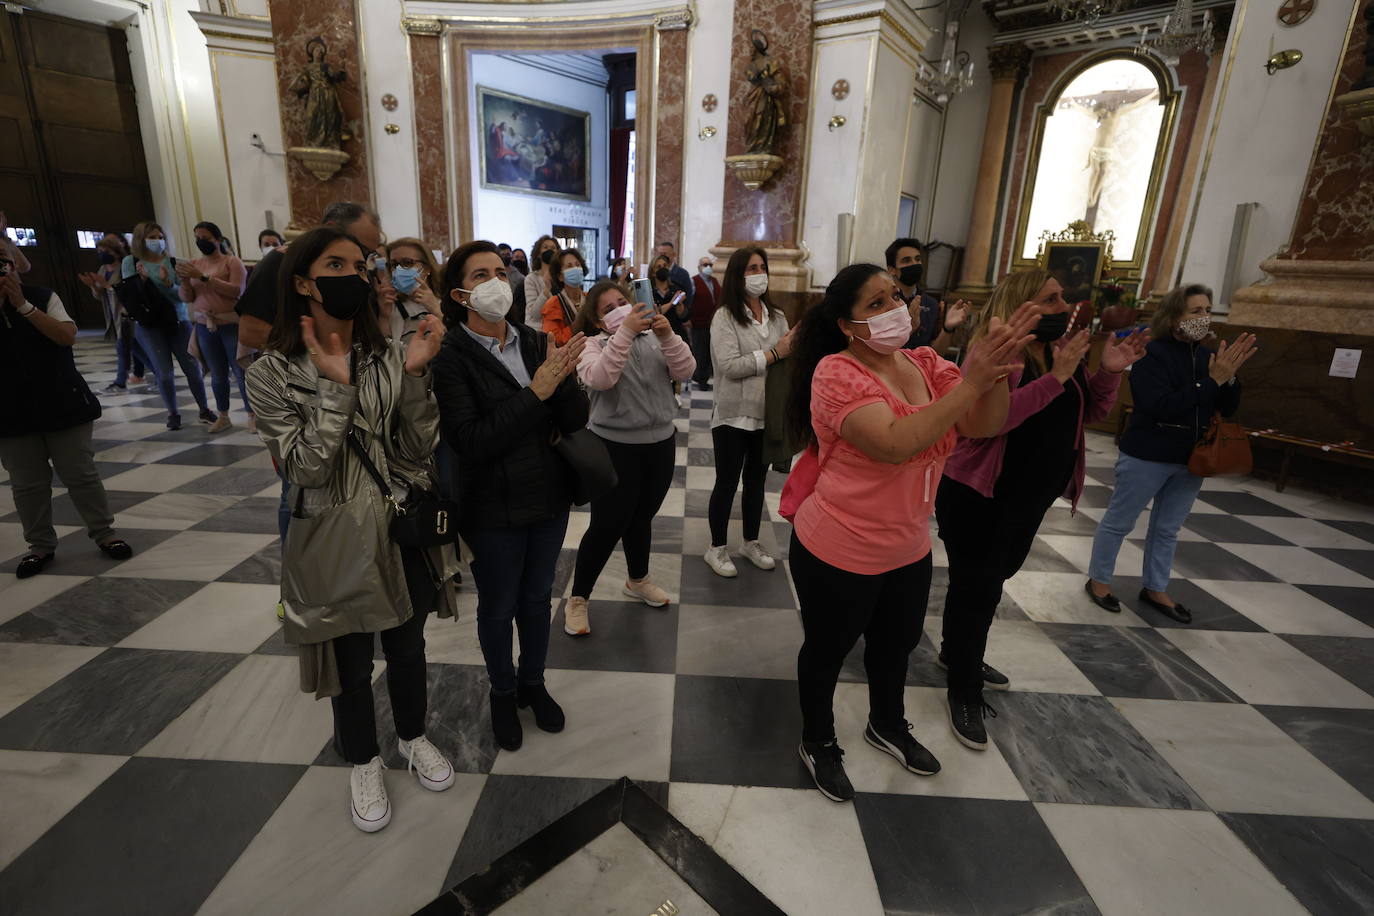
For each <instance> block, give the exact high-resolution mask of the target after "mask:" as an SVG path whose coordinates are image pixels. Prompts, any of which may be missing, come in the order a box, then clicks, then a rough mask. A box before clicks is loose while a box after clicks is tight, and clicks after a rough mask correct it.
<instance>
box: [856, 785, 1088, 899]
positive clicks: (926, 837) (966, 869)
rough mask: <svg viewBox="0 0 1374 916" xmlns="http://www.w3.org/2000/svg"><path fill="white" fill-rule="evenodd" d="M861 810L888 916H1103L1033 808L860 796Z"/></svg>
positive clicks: (1008, 803) (978, 801)
mask: <svg viewBox="0 0 1374 916" xmlns="http://www.w3.org/2000/svg"><path fill="white" fill-rule="evenodd" d="M854 813H855V814H857V815H858V818H859V827H860V829H861V830H862V831H863V837H864V842H865V844H866V845H867V846H868V855H869V860H870V861H871V862H872V865H873V875H874V877H875V878H876V879H877V881H878V893H879V895H880V896H881V897H882V901H883V908H884V910H886V911H887V912H888V913H892V914H898V913H901V914H906V913H912V914H914V913H940V914H951V916H954V914H970V916H973V914H977V916H982V914H987V913H1055V914H1064V916H1068V914H1087V913H1096V912H1098V909H1097V906H1096V905H1095V904H1094V903H1093V899H1092V897H1091V896H1090V895H1089V894H1088V891H1087V889H1086V888H1085V887H1083V883H1082V882H1081V881H1080V880H1079V879H1078V875H1077V874H1075V872H1074V870H1073V866H1071V865H1070V864H1069V861H1068V859H1067V858H1065V856H1064V853H1063V852H1061V851H1060V849H1059V844H1058V843H1056V842H1055V840H1054V837H1053V836H1052V835H1051V834H1050V831H1049V828H1048V827H1046V826H1045V822H1044V821H1043V820H1041V819H1040V815H1039V814H1038V813H1037V812H1036V810H1035V807H1034V806H1033V805H1031V804H1029V803H1027V802H1016V801H991V800H985V799H974V798H938V797H923V796H917V795H867V794H860V795H859V796H858V797H857V798H855V799H854ZM990 869H991V870H994V871H995V877H990V873H989V870H990Z"/></svg>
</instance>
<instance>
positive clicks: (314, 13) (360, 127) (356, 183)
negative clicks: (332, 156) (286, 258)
mask: <svg viewBox="0 0 1374 916" xmlns="http://www.w3.org/2000/svg"><path fill="white" fill-rule="evenodd" d="M271 15H272V41H273V44H274V45H275V52H276V54H275V56H276V64H277V87H278V91H279V95H280V107H281V122H282V140H283V141H284V143H285V145H286V148H287V149H288V150H289V149H290V148H291V147H293V146H295V147H299V146H303V145H304V144H305V137H306V133H305V101H304V99H302V98H301V97H299V96H297V95H296V93H295V92H293V91H292V90H291V84H292V83H293V82H295V80H296V77H297V76H299V75H300V73H301V71H302V70H303V68H304V67H305V65H306V62H307V58H306V47H305V46H306V43H307V42H309V41H310V40H311V39H314V38H320V39H322V40H323V41H324V43H325V48H326V53H325V60H326V62H327V63H328V64H329V68H330V69H331V70H336V71H342V72H343V74H344V78H343V80H341V81H340V82H338V83H336V84H335V90H336V91H337V92H338V94H339V103H340V105H341V106H342V108H343V119H344V142H343V152H345V153H347V154H348V161H347V162H345V163H344V165H343V167H342V168H340V169H339V171H338V172H336V173H335V174H334V175H333V176H332V177H330V178H328V179H326V180H321V179H319V178H317V177H316V176H315V175H313V174H312V173H311V172H310V171H308V170H307V169H306V167H305V166H304V165H303V164H302V162H301V161H300V160H299V159H297V158H295V157H292V156H288V157H287V165H286V179H287V191H288V193H289V194H290V197H291V222H290V224H289V227H288V228H289V229H293V230H302V229H308V228H310V227H311V226H314V225H316V224H317V223H318V222H319V220H320V216H321V214H323V213H324V210H325V208H326V207H327V206H329V204H330V203H332V202H334V201H339V200H351V201H356V202H358V203H363V204H369V205H370V204H371V203H372V188H371V182H370V181H369V178H368V157H367V144H366V143H365V142H364V139H363V138H364V121H363V117H364V114H363V74H362V72H361V68H360V67H359V66H358V61H359V60H360V59H361V54H360V52H359V47H358V32H357V27H356V25H355V23H356V21H357V18H358V17H357V10H356V8H355V6H354V3H353V2H352V0H349V2H343V3H338V2H329V0H273V2H272V4H271Z"/></svg>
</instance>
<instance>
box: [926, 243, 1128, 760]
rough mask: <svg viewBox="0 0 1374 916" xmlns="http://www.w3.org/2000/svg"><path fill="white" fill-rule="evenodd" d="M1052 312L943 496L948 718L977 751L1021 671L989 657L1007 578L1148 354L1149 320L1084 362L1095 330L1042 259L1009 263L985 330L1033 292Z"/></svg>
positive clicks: (959, 451)
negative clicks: (993, 701)
mask: <svg viewBox="0 0 1374 916" xmlns="http://www.w3.org/2000/svg"><path fill="white" fill-rule="evenodd" d="M1026 302H1031V303H1034V304H1035V306H1036V307H1037V308H1038V309H1039V310H1040V311H1041V316H1040V321H1039V323H1038V324H1037V325H1036V327H1035V342H1033V343H1031V344H1030V345H1029V346H1028V347H1026V354H1025V355H1026V364H1025V368H1024V369H1022V370H1020V371H1014V372H1012V373H1010V376H1009V378H1008V379H1007V384H1008V385H1009V386H1010V388H1011V403H1010V406H1009V407H1008V409H1007V418H1006V421H1005V422H1004V423H1003V424H1002V428H1001V430H1000V431H999V432H998V434H997V435H996V436H993V437H991V438H987V439H961V440H960V441H959V445H958V447H957V448H955V450H954V454H952V455H950V457H949V460H948V461H947V462H946V463H945V474H944V478H943V480H942V481H941V482H940V490H939V493H938V494H937V496H936V500H935V517H936V519H937V521H938V522H939V524H940V539H941V540H942V541H944V542H945V552H946V553H947V554H948V555H949V591H948V592H946V594H945V617H944V641H943V645H942V646H941V648H940V656H939V660H940V663H941V664H942V665H943V666H945V667H946V668H947V669H948V671H949V682H948V683H949V693H948V698H949V721H950V727H951V728H953V730H954V735H955V737H956V738H958V739H959V741H960V742H962V743H963V744H964V745H966V746H967V747H970V748H973V749H974V750H980V751H981V750H986V749H987V729H986V728H985V727H984V725H983V715H984V712H985V711H991V712H992V714H993V715H996V711H995V710H992V709H991V707H989V706H987V704H986V703H984V702H983V688H985V687H987V688H991V689H994V690H1005V689H1007V687H1008V686H1010V680H1009V679H1008V678H1007V677H1006V676H1005V675H1004V674H1002V673H1001V672H1000V671H998V670H996V669H995V668H992V667H991V666H989V665H986V664H984V663H983V651H984V649H985V648H986V647H987V640H988V630H989V629H990V628H991V626H992V618H993V614H994V613H995V612H996V610H997V604H998V602H999V601H1001V599H1002V583H1003V582H1005V581H1006V580H1007V579H1010V578H1011V577H1012V576H1014V575H1015V574H1016V572H1017V571H1018V570H1019V569H1020V568H1021V564H1022V563H1024V562H1025V561H1026V557H1027V556H1028V555H1029V554H1030V549H1031V545H1032V544H1033V543H1034V541H1035V533H1036V531H1038V530H1039V528H1040V522H1041V521H1042V520H1043V519H1044V517H1045V513H1046V512H1047V511H1048V510H1049V508H1050V506H1052V505H1053V504H1054V501H1055V500H1056V499H1058V498H1059V497H1060V496H1063V497H1064V498H1065V499H1068V500H1070V501H1071V502H1072V503H1073V505H1074V507H1075V508H1077V506H1078V497H1079V495H1080V494H1081V493H1082V492H1083V467H1084V459H1083V455H1084V440H1083V424H1084V423H1092V422H1095V421H1097V420H1101V419H1102V418H1103V417H1105V416H1106V415H1107V413H1108V412H1109V411H1110V410H1111V409H1112V404H1114V403H1115V402H1116V391H1117V387H1118V386H1119V385H1120V384H1121V373H1122V372H1123V371H1124V370H1125V369H1126V367H1128V366H1130V365H1131V364H1132V363H1134V362H1135V361H1136V360H1138V359H1140V357H1141V356H1143V355H1144V353H1145V343H1146V338H1145V336H1144V334H1143V333H1142V332H1140V331H1136V332H1134V333H1132V334H1130V335H1128V336H1126V337H1111V338H1109V339H1108V343H1107V347H1106V349H1105V350H1103V352H1102V363H1101V365H1100V367H1099V368H1098V370H1097V371H1096V372H1089V371H1088V367H1087V365H1086V364H1085V363H1084V357H1085V356H1086V355H1087V352H1088V346H1089V344H1090V342H1091V341H1090V338H1089V334H1088V332H1087V331H1079V332H1078V333H1076V334H1073V335H1069V336H1066V334H1065V332H1066V331H1068V329H1069V326H1070V324H1071V323H1072V316H1071V315H1070V314H1069V305H1068V303H1066V302H1065V301H1064V296H1063V290H1062V289H1061V288H1060V285H1059V281H1058V280H1055V279H1054V278H1053V277H1051V276H1050V275H1049V274H1048V273H1046V272H1045V271H1043V270H1040V269H1039V268H1032V269H1030V270H1022V271H1017V272H1016V273H1013V274H1010V275H1009V276H1007V277H1006V278H1005V279H1003V280H1002V282H1001V283H999V284H997V288H996V289H995V290H993V292H992V296H991V298H989V299H988V303H987V305H986V306H985V307H984V308H983V314H982V317H981V319H980V323H979V327H978V329H977V330H976V331H975V332H974V340H978V339H980V338H981V337H982V336H983V335H984V334H986V333H987V327H988V322H990V321H991V320H992V319H993V318H1001V319H1005V318H1006V317H1007V316H1008V315H1010V314H1012V312H1013V311H1015V310H1016V309H1017V308H1018V307H1019V306H1021V305H1022V304H1023V303H1026Z"/></svg>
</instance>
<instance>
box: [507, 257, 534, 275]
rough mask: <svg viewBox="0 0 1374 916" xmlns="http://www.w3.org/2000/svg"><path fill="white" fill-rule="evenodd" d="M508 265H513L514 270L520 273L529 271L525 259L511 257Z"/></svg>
mask: <svg viewBox="0 0 1374 916" xmlns="http://www.w3.org/2000/svg"><path fill="white" fill-rule="evenodd" d="M510 266H511V267H514V268H515V269H516V270H518V271H520V272H521V273H522V274H527V273H529V272H530V265H529V263H528V262H527V261H523V260H521V259H520V258H513V259H512V260H511V262H510Z"/></svg>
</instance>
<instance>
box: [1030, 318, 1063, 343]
mask: <svg viewBox="0 0 1374 916" xmlns="http://www.w3.org/2000/svg"><path fill="white" fill-rule="evenodd" d="M1068 329H1069V313H1068V312H1057V313H1055V314H1053V315H1041V316H1040V323H1039V324H1037V325H1036V326H1035V339H1036V340H1038V341H1040V342H1041V343H1049V342H1050V341H1053V340H1058V339H1059V338H1061V337H1063V336H1064V332H1065V331H1067V330H1068Z"/></svg>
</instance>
